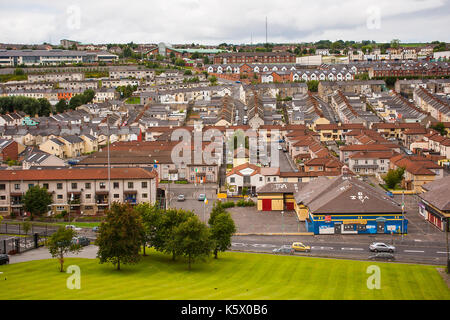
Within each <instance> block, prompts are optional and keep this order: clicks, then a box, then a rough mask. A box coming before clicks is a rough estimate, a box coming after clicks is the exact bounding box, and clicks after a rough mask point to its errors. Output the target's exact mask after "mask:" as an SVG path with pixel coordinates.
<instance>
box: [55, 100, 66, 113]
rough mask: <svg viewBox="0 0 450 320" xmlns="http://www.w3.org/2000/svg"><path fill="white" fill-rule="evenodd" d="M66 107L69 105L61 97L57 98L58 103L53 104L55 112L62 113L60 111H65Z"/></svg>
mask: <svg viewBox="0 0 450 320" xmlns="http://www.w3.org/2000/svg"><path fill="white" fill-rule="evenodd" d="M68 107H69V106H68V104H67V101H66V99H61V100H59V101H58V103H57V104H56V105H55V110H56V112H57V113H62V112H64V111H66V110H67V108H68Z"/></svg>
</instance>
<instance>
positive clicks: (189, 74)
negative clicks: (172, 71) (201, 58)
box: [184, 70, 192, 76]
mask: <svg viewBox="0 0 450 320" xmlns="http://www.w3.org/2000/svg"><path fill="white" fill-rule="evenodd" d="M184 75H185V76H191V75H192V71H191V70H186V71H185V72H184Z"/></svg>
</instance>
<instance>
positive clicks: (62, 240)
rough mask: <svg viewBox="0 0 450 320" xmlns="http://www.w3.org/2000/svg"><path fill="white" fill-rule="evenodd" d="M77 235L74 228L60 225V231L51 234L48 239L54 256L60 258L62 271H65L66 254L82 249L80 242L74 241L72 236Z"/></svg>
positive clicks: (48, 245)
mask: <svg viewBox="0 0 450 320" xmlns="http://www.w3.org/2000/svg"><path fill="white" fill-rule="evenodd" d="M75 236H76V233H75V231H74V230H73V229H66V228H65V227H60V228H59V229H58V231H56V232H55V233H54V234H52V235H51V237H50V239H49V240H48V241H47V247H48V250H49V252H50V254H51V255H52V257H53V258H58V260H59V264H60V271H61V272H64V256H65V255H66V254H67V253H69V252H71V253H77V252H79V251H80V250H81V246H80V245H79V244H75V243H73V242H72V238H73V237H75Z"/></svg>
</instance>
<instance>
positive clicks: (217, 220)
mask: <svg viewBox="0 0 450 320" xmlns="http://www.w3.org/2000/svg"><path fill="white" fill-rule="evenodd" d="M209 225H210V226H211V239H212V242H213V250H214V259H217V253H218V252H219V251H221V252H224V251H226V250H228V249H229V248H230V247H231V237H232V236H233V234H234V233H235V232H236V226H235V224H234V221H233V219H232V218H231V215H230V214H229V213H228V212H223V213H219V214H217V215H216V216H215V217H214V218H213V219H210V221H209Z"/></svg>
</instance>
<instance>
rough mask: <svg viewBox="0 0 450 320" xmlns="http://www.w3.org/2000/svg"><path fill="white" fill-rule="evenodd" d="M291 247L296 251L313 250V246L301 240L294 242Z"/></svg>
mask: <svg viewBox="0 0 450 320" xmlns="http://www.w3.org/2000/svg"><path fill="white" fill-rule="evenodd" d="M291 247H292V249H294V251H300V252H311V247H310V246H307V245H304V244H303V243H301V242H294V243H293V244H292V246H291Z"/></svg>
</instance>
